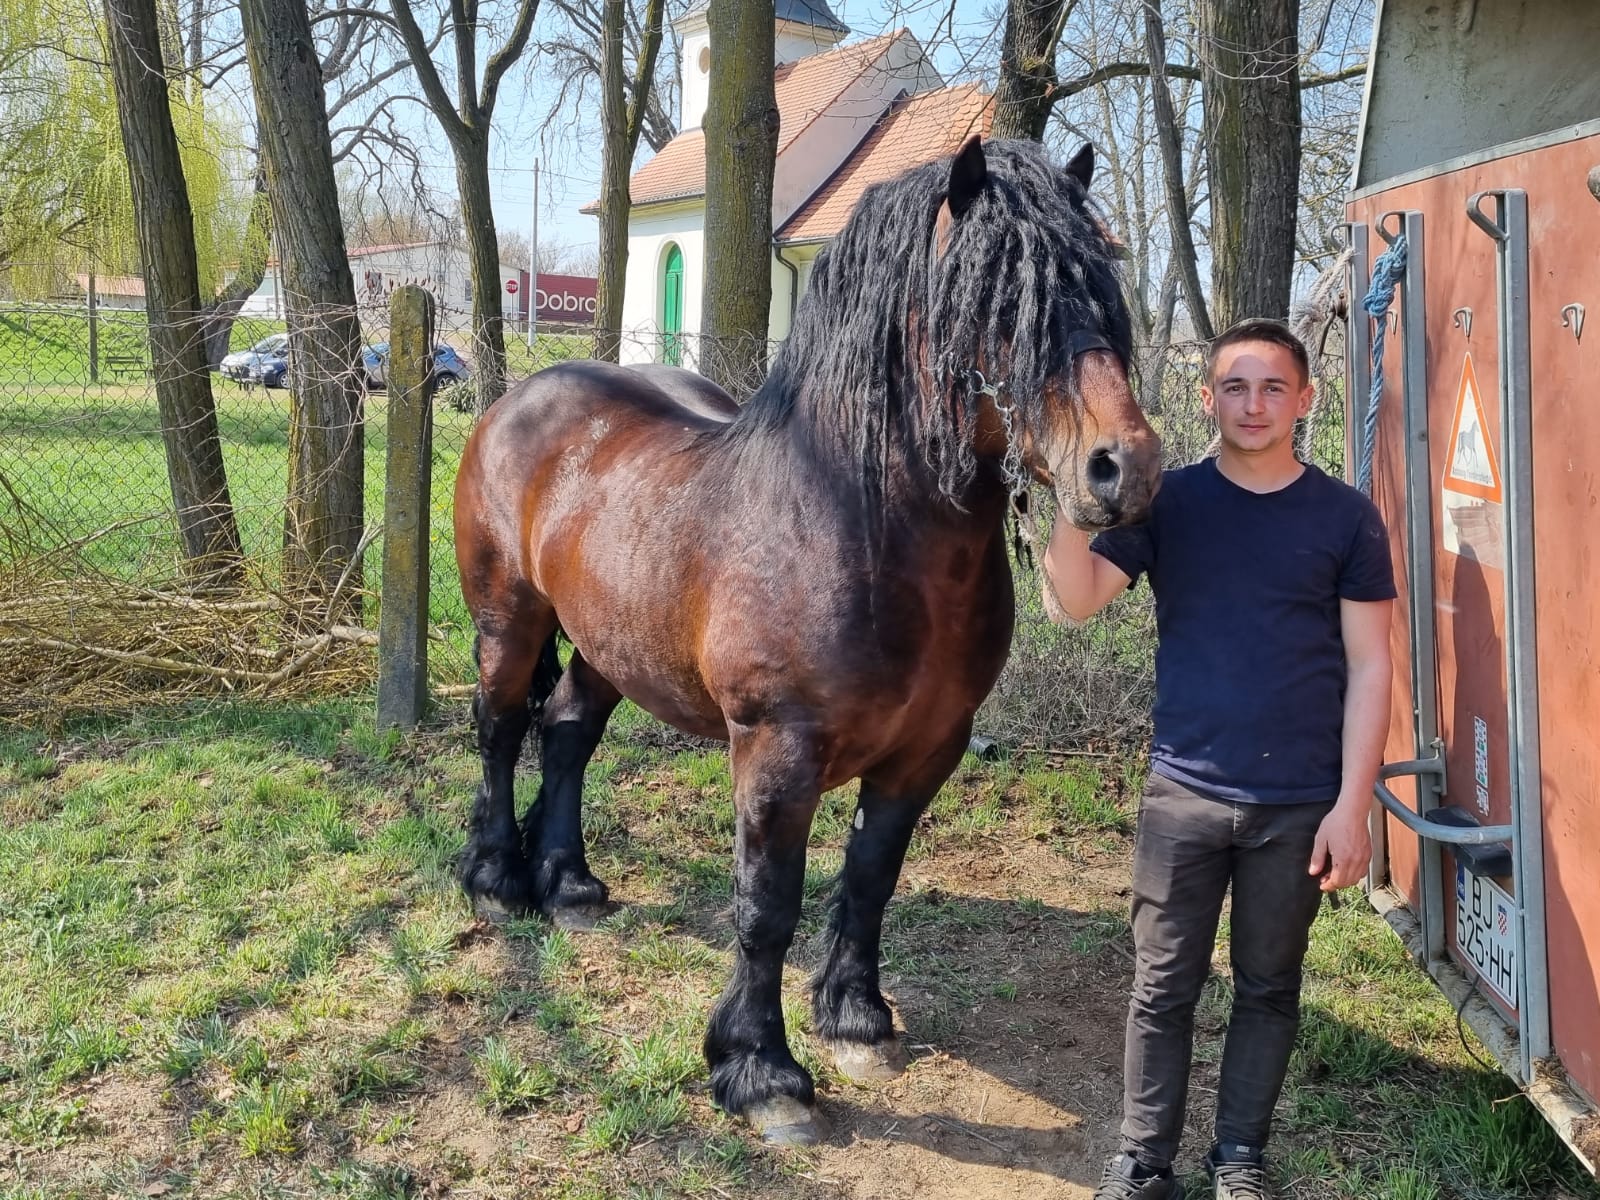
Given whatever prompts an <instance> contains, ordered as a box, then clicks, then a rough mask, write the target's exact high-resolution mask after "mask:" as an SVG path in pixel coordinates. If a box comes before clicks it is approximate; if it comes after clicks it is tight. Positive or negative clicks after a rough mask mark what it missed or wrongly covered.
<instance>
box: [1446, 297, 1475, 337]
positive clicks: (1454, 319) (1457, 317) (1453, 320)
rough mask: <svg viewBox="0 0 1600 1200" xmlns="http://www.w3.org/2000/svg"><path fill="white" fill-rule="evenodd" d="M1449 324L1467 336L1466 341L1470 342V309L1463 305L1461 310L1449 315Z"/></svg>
mask: <svg viewBox="0 0 1600 1200" xmlns="http://www.w3.org/2000/svg"><path fill="white" fill-rule="evenodd" d="M1450 324H1452V325H1454V326H1455V327H1456V328H1457V329H1459V330H1461V332H1462V333H1464V334H1466V335H1467V338H1468V340H1471V338H1472V310H1471V309H1470V308H1467V307H1466V306H1465V305H1463V306H1462V307H1461V308H1458V309H1456V310H1455V312H1453V313H1451V314H1450Z"/></svg>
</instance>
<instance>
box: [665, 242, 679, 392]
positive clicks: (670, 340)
mask: <svg viewBox="0 0 1600 1200" xmlns="http://www.w3.org/2000/svg"><path fill="white" fill-rule="evenodd" d="M663 284H664V286H663V287H662V292H661V332H662V334H663V337H662V343H661V361H662V362H665V363H671V364H672V365H673V366H675V367H679V366H682V365H683V251H682V250H680V249H678V247H677V246H676V245H674V246H673V247H672V248H671V249H670V250H668V251H667V270H666V278H665V279H664V280H663Z"/></svg>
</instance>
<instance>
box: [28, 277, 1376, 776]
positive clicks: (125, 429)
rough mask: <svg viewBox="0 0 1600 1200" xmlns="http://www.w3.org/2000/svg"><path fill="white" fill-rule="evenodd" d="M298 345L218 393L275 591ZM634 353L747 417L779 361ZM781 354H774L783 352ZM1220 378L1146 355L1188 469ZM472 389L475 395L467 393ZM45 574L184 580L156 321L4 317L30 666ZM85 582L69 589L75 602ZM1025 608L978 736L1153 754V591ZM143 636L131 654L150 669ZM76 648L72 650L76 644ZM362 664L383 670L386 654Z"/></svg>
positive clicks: (440, 558)
mask: <svg viewBox="0 0 1600 1200" xmlns="http://www.w3.org/2000/svg"><path fill="white" fill-rule="evenodd" d="M358 318H359V322H360V328H361V338H362V342H363V346H364V348H366V349H367V350H368V353H366V355H365V360H364V366H363V367H362V368H360V371H361V373H362V375H363V379H362V382H363V384H364V385H366V391H365V395H364V413H365V419H364V424H365V447H366V450H365V463H364V480H365V487H364V499H365V508H366V521H367V522H368V524H369V525H372V524H375V523H376V522H378V521H380V520H381V518H382V513H383V495H384V471H385V457H386V455H385V449H386V440H385V439H386V428H387V407H386V396H385V394H384V391H383V389H382V386H381V382H380V380H381V370H382V366H383V361H384V360H383V359H382V358H381V357H375V355H374V354H373V353H372V352H371V351H372V350H374V349H376V350H382V349H383V348H384V347H385V346H386V343H387V336H388V331H387V328H386V323H387V319H388V317H387V312H386V310H383V309H375V310H371V309H366V308H362V309H360V310H359V311H358ZM437 319H438V328H437V331H436V334H437V336H436V342H437V344H438V346H439V347H440V348H441V349H440V351H439V352H438V356H437V357H436V364H437V366H438V368H439V371H440V386H439V387H438V390H437V392H436V395H435V407H434V431H433V443H432V446H433V450H432V453H433V491H432V514H431V535H430V536H431V555H430V560H431V576H430V587H429V623H430V628H431V633H432V640H431V649H430V655H429V674H430V680H431V682H432V684H433V686H434V687H435V689H436V690H437V691H441V692H444V693H445V694H451V693H456V692H460V691H461V690H463V689H464V688H465V686H466V685H467V684H468V683H469V682H470V681H471V679H472V678H473V676H474V667H473V663H472V652H471V643H472V628H471V622H470V619H469V617H468V615H467V612H466V609H465V607H464V605H463V603H462V600H461V592H460V587H459V582H458V580H457V577H456V567H455V557H454V552H453V548H452V545H451V534H450V529H451V503H452V495H453V492H454V483H455V472H456V467H457V464H458V463H459V462H460V458H461V454H462V451H463V449H464V448H465V445H466V440H467V437H468V435H469V434H470V433H471V430H472V427H473V423H474V421H475V416H474V410H475V405H474V394H473V388H472V381H471V378H470V375H471V372H472V370H473V367H474V364H473V361H472V359H473V355H472V339H471V335H470V330H469V327H468V322H467V318H466V316H465V314H461V313H457V312H453V311H450V310H443V311H441V312H440V313H439V314H438V318H437ZM284 332H285V330H284V325H283V323H282V322H281V321H274V320H269V319H261V318H254V317H242V318H240V319H238V320H236V321H235V322H234V325H233V329H232V334H231V338H230V342H229V344H230V347H231V349H232V351H233V354H232V355H231V356H230V358H229V359H227V360H226V363H225V366H224V368H223V369H222V370H216V369H215V368H214V369H213V373H212V375H211V380H212V391H213V396H214V401H215V408H216V416H217V424H218V430H219V436H220V441H221V445H222V456H223V462H224V465H225V468H226V473H227V482H228V487H229V493H230V498H231V500H232V504H233V509H234V512H235V517H236V520H237V524H238V527H239V534H240V540H241V544H242V549H243V552H244V556H245V559H246V561H247V563H249V564H250V565H251V567H252V570H253V571H254V576H253V577H254V578H255V579H256V580H257V581H265V582H266V583H267V584H268V585H270V583H271V581H272V572H273V570H274V565H273V564H275V563H277V562H278V561H279V559H280V558H281V556H282V551H283V546H284V523H285V511H286V489H287V487H288V480H289V456H290V453H291V447H290V420H289V416H290V399H289V396H290V393H289V390H288V388H287V387H286V386H284V383H285V382H286V380H285V379H284V377H283V375H282V374H281V370H280V368H281V367H282V365H283V356H282V354H281V353H280V347H281V345H282V343H283V342H284V341H286V339H285V338H284V336H283V335H284ZM91 342H92V343H93V353H92V354H91ZM506 349H507V375H508V378H509V379H510V380H511V381H512V382H513V383H514V382H515V381H517V380H520V379H523V378H526V377H527V376H529V375H531V374H533V373H534V372H536V371H538V370H540V369H542V368H544V367H547V366H550V365H552V364H553V363H556V362H559V361H563V360H567V359H573V358H588V357H592V356H593V355H594V354H595V352H596V344H595V339H594V335H593V333H592V332H591V331H587V330H582V329H578V330H567V331H562V330H542V329H541V330H540V331H539V332H538V333H537V334H536V336H534V337H533V338H532V339H531V343H530V339H529V338H528V337H527V336H526V333H525V332H523V331H518V330H516V329H514V328H512V327H511V326H509V325H508V326H507V329H506ZM618 349H619V357H620V358H621V360H622V361H623V362H664V361H676V362H679V363H681V364H682V365H684V366H687V367H692V368H704V367H707V366H710V365H712V361H713V359H717V358H718V356H721V358H720V359H718V362H719V365H720V366H722V367H723V369H724V370H726V369H727V363H728V362H731V361H743V362H745V363H748V364H753V365H752V366H749V367H747V368H746V371H745V374H746V376H748V377H741V376H737V375H736V376H735V378H734V380H733V384H732V386H731V387H730V388H729V390H730V391H731V392H733V393H734V394H735V398H736V399H739V400H743V399H745V398H747V397H748V396H749V395H750V394H751V393H753V392H754V391H755V390H756V388H757V387H758V386H759V385H760V382H761V375H762V367H761V364H762V363H763V362H764V361H765V359H766V357H767V354H763V353H761V352H760V351H759V350H758V351H757V352H756V353H751V347H749V346H747V345H739V346H733V347H730V346H725V345H721V344H717V343H713V342H711V341H709V340H708V339H701V338H698V337H693V336H688V337H685V336H683V335H672V336H667V335H658V334H648V335H624V337H623V340H622V343H621V345H620V346H619V348H618ZM763 349H765V350H766V351H767V352H768V353H770V351H771V349H772V347H764V348H763ZM1313 349H1314V350H1316V349H1317V348H1315V347H1314V348H1313ZM1329 349H1330V350H1332V351H1333V353H1327V354H1322V355H1321V356H1319V357H1317V358H1316V359H1315V360H1314V361H1315V362H1316V365H1317V367H1318V372H1317V373H1318V387H1319V400H1318V405H1317V408H1316V410H1315V411H1314V414H1313V419H1312V420H1311V422H1309V424H1308V426H1307V428H1306V430H1305V431H1304V437H1303V438H1302V441H1301V445H1302V448H1303V452H1304V453H1305V454H1306V456H1307V457H1309V458H1310V459H1311V460H1312V461H1315V462H1317V463H1318V464H1319V465H1321V466H1322V467H1323V468H1324V469H1326V470H1328V471H1330V472H1332V473H1334V474H1336V475H1342V473H1343V467H1344V461H1343V460H1344V427H1343V413H1344V403H1343V387H1344V384H1343V359H1342V346H1338V345H1335V346H1331V347H1329ZM1204 362H1205V354H1204V347H1203V346H1202V345H1199V344H1195V343H1176V344H1173V345H1171V346H1168V347H1166V348H1165V349H1163V350H1161V351H1159V352H1157V351H1147V352H1146V353H1145V354H1144V355H1143V356H1142V361H1141V362H1140V363H1139V364H1138V365H1139V374H1140V377H1141V378H1140V394H1141V396H1142V397H1143V398H1144V404H1145V407H1146V410H1147V412H1148V414H1149V417H1150V420H1151V422H1152V424H1153V425H1155V427H1156V428H1157V430H1158V432H1160V434H1161V436H1162V438H1163V441H1164V443H1165V446H1166V453H1167V457H1168V459H1169V461H1170V462H1172V463H1175V464H1176V463H1183V462H1192V461H1194V460H1196V459H1197V458H1200V457H1202V456H1203V455H1204V454H1205V453H1206V452H1207V450H1208V447H1210V444H1211V441H1212V438H1213V433H1214V430H1213V427H1212V424H1211V422H1210V421H1209V420H1208V419H1207V418H1206V417H1205V415H1204V413H1203V411H1202V410H1201V406H1200V398H1199V388H1200V384H1201V382H1202V377H1203V371H1204ZM290 370H292V365H291V366H290ZM459 374H465V375H466V376H467V378H465V379H459V380H458V379H457V375H459ZM367 376H371V377H370V378H367ZM41 555H43V556H45V557H48V558H50V559H51V561H52V562H53V563H55V564H56V565H58V566H61V567H62V569H64V570H65V569H70V570H72V571H78V572H89V573H96V574H98V575H100V576H104V577H109V578H115V579H119V580H124V581H126V582H127V583H129V584H130V585H135V586H142V585H145V584H148V585H150V586H156V585H158V584H165V583H166V582H168V581H171V580H173V579H175V578H176V577H177V576H178V574H179V572H178V569H177V568H178V561H179V544H178V539H177V533H176V525H175V520H174V516H173V502H172V489H171V484H170V482H169V478H168V464H167V456H166V451H165V447H164V444H163V439H162V427H161V419H160V415H159V412H158V408H157V402H156V392H155V385H154V381H153V379H152V377H151V370H150V351H149V348H148V328H147V326H146V322H145V316H144V313H143V312H141V311H136V310H114V309H106V308H101V309H100V310H99V311H98V312H97V314H96V315H95V318H94V321H93V329H92V330H91V321H90V317H89V314H87V313H86V311H85V310H84V308H83V307H82V306H81V305H47V304H40V305H22V304H6V305H0V646H3V645H7V644H9V645H11V646H12V647H13V650H12V651H11V652H21V653H28V652H30V651H29V650H28V649H27V639H26V638H23V637H19V636H17V635H18V630H17V629H16V628H15V627H14V616H15V611H16V609H17V606H18V605H19V604H20V603H21V602H22V601H23V600H25V599H26V598H27V597H25V596H19V595H17V594H16V593H17V591H18V589H19V588H24V587H26V586H31V585H32V583H31V582H30V581H32V582H36V581H37V579H38V573H37V572H36V571H35V572H34V573H32V574H31V575H30V574H27V573H26V572H23V571H22V570H21V569H20V564H21V562H22V560H23V559H25V558H28V557H30V556H32V557H33V558H34V559H37V558H38V557H39V556H41ZM380 563H381V545H380V544H378V543H374V544H373V545H371V546H370V547H369V548H368V549H367V550H366V551H365V556H364V562H363V564H362V566H363V571H364V576H365V581H366V587H367V588H368V589H369V591H368V593H367V599H366V611H365V612H364V613H363V614H362V618H361V623H362V625H364V626H365V628H366V629H375V628H376V627H377V619H376V606H377V604H378V603H379V602H380V599H381V598H380V597H378V596H377V595H376V589H377V586H378V581H379V568H380ZM69 565H70V567H69ZM24 575H26V576H27V577H26V579H25V578H24ZM70 583H71V580H70V579H67V580H57V581H55V585H56V586H63V587H65V588H66V590H67V591H68V592H70ZM1017 594H1018V613H1017V616H1018V623H1017V633H1016V638H1015V641H1014V644H1013V648H1012V654H1011V660H1010V663H1009V665H1008V667H1007V670H1006V672H1005V675H1004V676H1003V677H1002V679H1001V681H1000V684H999V685H998V687H997V688H996V691H995V694H994V696H993V697H992V698H991V700H990V701H989V704H988V706H987V708H986V710H985V712H984V714H983V715H982V717H981V718H980V723H981V724H982V726H983V728H984V729H985V731H987V732H990V733H992V734H994V735H995V736H998V737H1001V738H1003V739H1006V740H1008V741H1010V742H1011V743H1013V744H1020V743H1025V742H1033V743H1048V744H1051V745H1067V744H1079V743H1081V742H1082V741H1083V740H1084V739H1086V738H1109V739H1118V740H1121V739H1127V738H1131V737H1136V736H1139V735H1141V734H1142V733H1143V731H1144V730H1145V728H1146V723H1147V720H1148V712H1149V703H1150V693H1151V685H1152V672H1153V642H1154V620H1153V615H1152V611H1151V605H1150V603H1149V596H1148V592H1147V590H1145V589H1139V590H1138V591H1135V592H1134V593H1132V594H1130V595H1129V596H1127V597H1124V598H1122V599H1119V600H1118V601H1117V602H1116V603H1115V604H1114V605H1113V608H1112V610H1111V611H1110V613H1109V615H1108V617H1106V618H1102V619H1099V620H1096V621H1094V622H1090V623H1088V624H1086V625H1083V626H1078V627H1066V626H1056V625H1053V624H1051V623H1050V622H1049V621H1048V620H1047V619H1046V618H1045V616H1044V613H1043V611H1042V606H1041V603H1040V600H1039V587H1038V578H1037V575H1036V574H1035V573H1033V572H1030V571H1026V570H1024V571H1021V572H1019V577H1018V580H1017ZM8 608H9V609H11V610H12V612H13V616H12V617H11V618H8V615H7V612H8ZM8 620H13V626H9V627H8ZM25 632H27V631H25ZM59 632H60V631H57V633H59ZM133 632H136V631H133ZM133 632H130V634H129V638H128V639H125V640H124V643H123V644H124V645H126V646H133V647H135V649H136V650H138V648H139V643H138V641H137V639H136V638H134V637H133ZM31 633H32V634H33V635H37V634H38V633H39V631H38V630H37V629H33V630H31ZM8 635H10V636H9V639H8ZM71 636H72V634H71V633H70V631H68V632H67V633H66V635H65V637H66V640H67V641H70V639H71ZM170 636H171V635H170V633H169V634H163V633H162V632H161V631H159V630H155V629H152V630H151V632H150V645H149V646H148V650H147V653H148V655H149V656H151V657H152V659H154V658H159V657H160V656H161V654H162V652H163V649H162V644H161V641H162V638H163V637H170ZM130 639H131V640H130ZM55 640H56V641H61V640H62V637H60V636H57V637H55ZM19 648H20V649H19ZM139 652H145V651H142V650H140V651H139ZM364 653H365V654H366V655H367V656H368V657H370V654H371V652H370V649H365V650H364ZM39 678H48V675H43V676H39ZM219 678H220V676H219ZM150 689H151V692H152V694H159V693H160V691H161V690H162V688H161V683H160V677H159V674H156V675H153V676H152V677H151V684H150ZM223 690H226V688H224V689H223ZM24 707H25V706H24Z"/></svg>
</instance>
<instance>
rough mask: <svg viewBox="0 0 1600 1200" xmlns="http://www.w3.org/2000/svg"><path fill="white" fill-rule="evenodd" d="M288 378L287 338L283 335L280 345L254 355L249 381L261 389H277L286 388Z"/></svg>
mask: <svg viewBox="0 0 1600 1200" xmlns="http://www.w3.org/2000/svg"><path fill="white" fill-rule="evenodd" d="M269 340H271V339H269ZM288 377H289V337H288V335H287V334H284V335H283V341H282V343H281V344H277V345H274V346H272V347H271V348H270V349H268V350H266V351H264V352H262V353H260V354H257V355H256V359H255V362H253V363H252V364H251V365H250V375H249V379H250V381H251V382H252V383H259V384H260V385H261V386H262V387H269V388H278V387H285V386H287V383H286V381H287V380H288Z"/></svg>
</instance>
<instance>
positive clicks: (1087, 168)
mask: <svg viewBox="0 0 1600 1200" xmlns="http://www.w3.org/2000/svg"><path fill="white" fill-rule="evenodd" d="M1067 174H1068V175H1071V176H1072V177H1073V178H1074V179H1076V180H1077V181H1078V182H1079V183H1081V184H1083V190H1084V191H1085V192H1087V191H1088V190H1089V181H1090V180H1091V179H1093V178H1094V144H1093V143H1092V142H1085V143H1084V144H1083V149H1082V150H1079V151H1078V152H1077V153H1076V154H1074V155H1073V156H1072V161H1071V162H1069V163H1068V164H1067Z"/></svg>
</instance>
